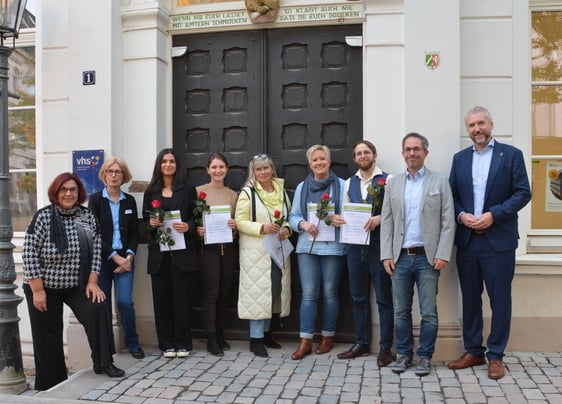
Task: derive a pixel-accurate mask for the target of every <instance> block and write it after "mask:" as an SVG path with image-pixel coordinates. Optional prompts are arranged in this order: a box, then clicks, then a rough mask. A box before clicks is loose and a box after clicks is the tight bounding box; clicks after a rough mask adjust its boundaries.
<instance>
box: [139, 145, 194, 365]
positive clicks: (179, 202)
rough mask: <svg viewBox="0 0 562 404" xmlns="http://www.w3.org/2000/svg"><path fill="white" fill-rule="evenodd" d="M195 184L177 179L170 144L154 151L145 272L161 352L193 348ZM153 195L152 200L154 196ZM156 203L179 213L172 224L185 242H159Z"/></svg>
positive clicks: (176, 353) (184, 352)
mask: <svg viewBox="0 0 562 404" xmlns="http://www.w3.org/2000/svg"><path fill="white" fill-rule="evenodd" d="M195 199H196V196H195V188H194V187H192V186H188V185H186V184H184V182H183V181H182V176H181V170H180V166H179V161H178V159H177V158H176V154H175V152H174V150H173V149H164V150H162V151H160V153H158V156H157V157H156V162H155V164H154V170H153V173H152V179H151V180H150V183H149V184H148V187H147V188H146V190H145V192H144V199H143V209H142V210H143V217H144V220H145V223H146V224H147V225H148V227H149V229H151V230H149V242H148V273H149V274H150V275H151V279H152V300H153V303H154V320H155V324H156V334H157V337H158V348H160V350H162V352H163V356H164V357H165V358H175V357H179V358H185V357H187V356H189V351H191V350H192V349H193V346H192V341H191V306H192V303H191V296H192V286H193V284H194V282H195V281H196V271H198V270H199V261H198V255H197V250H196V246H197V243H196V240H195V237H196V234H197V226H196V224H195V221H194V218H193V208H194V203H193V202H194V201H195ZM155 201H157V202H155ZM155 203H156V204H157V205H158V206H160V209H162V210H164V211H166V212H169V211H174V210H176V211H179V212H180V216H181V219H180V221H177V222H175V223H173V224H172V226H173V228H174V229H175V230H176V231H178V232H179V233H183V236H184V240H185V245H186V248H184V249H177V250H171V251H170V250H168V249H167V248H166V247H165V246H164V248H161V245H159V243H158V240H157V237H158V233H159V228H160V227H161V226H162V222H161V220H160V218H159V217H155V216H156V215H154V210H155V209H154V207H153V206H154V204H155Z"/></svg>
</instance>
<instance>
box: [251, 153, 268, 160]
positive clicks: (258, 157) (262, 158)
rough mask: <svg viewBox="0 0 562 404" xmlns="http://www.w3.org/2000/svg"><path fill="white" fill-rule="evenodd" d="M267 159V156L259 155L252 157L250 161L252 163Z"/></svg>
mask: <svg viewBox="0 0 562 404" xmlns="http://www.w3.org/2000/svg"><path fill="white" fill-rule="evenodd" d="M267 158H268V157H267V154H263V153H260V154H256V155H255V156H254V157H252V160H253V161H263V160H267Z"/></svg>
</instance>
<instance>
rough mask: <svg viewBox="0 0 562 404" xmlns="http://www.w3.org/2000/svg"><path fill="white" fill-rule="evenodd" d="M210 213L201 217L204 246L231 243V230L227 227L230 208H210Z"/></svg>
mask: <svg viewBox="0 0 562 404" xmlns="http://www.w3.org/2000/svg"><path fill="white" fill-rule="evenodd" d="M210 209H211V211H210V212H209V213H205V214H204V215H203V226H204V227H205V244H221V243H232V229H231V228H230V227H228V221H229V220H230V217H231V216H230V206H229V205H218V206H211V207H210Z"/></svg>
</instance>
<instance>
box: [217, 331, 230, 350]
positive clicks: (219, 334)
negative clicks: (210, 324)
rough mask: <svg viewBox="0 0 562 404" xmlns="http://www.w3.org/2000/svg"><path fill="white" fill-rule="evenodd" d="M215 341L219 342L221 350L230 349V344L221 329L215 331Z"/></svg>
mask: <svg viewBox="0 0 562 404" xmlns="http://www.w3.org/2000/svg"><path fill="white" fill-rule="evenodd" d="M217 341H218V342H219V346H220V347H221V348H222V350H223V351H228V350H229V349H230V344H229V343H228V342H226V340H225V339H224V334H223V333H222V331H217Z"/></svg>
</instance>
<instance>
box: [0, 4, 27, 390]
mask: <svg viewBox="0 0 562 404" xmlns="http://www.w3.org/2000/svg"><path fill="white" fill-rule="evenodd" d="M26 1H27V0H0V38H1V39H0V91H1V92H2V94H1V97H2V99H1V103H2V105H1V106H0V136H1V142H0V146H1V147H0V393H4V394H18V393H21V392H22V391H24V390H26V389H27V383H26V381H25V375H24V373H23V361H22V355H21V344H20V335H19V328H18V322H19V320H20V319H19V317H18V304H20V302H21V301H22V298H21V297H19V296H17V295H16V294H15V293H14V290H15V289H16V285H15V284H14V281H15V280H16V270H15V266H14V257H13V250H14V245H13V244H12V236H13V234H14V231H13V228H12V214H11V211H10V171H9V170H10V164H9V159H10V153H9V150H8V136H9V133H8V131H9V127H8V70H9V65H8V58H9V57H10V54H11V53H12V51H13V49H14V47H15V41H16V38H17V37H18V33H19V29H20V24H21V20H22V16H23V12H24V10H25V3H26ZM9 38H12V46H11V47H9V46H5V45H4V41H5V40H6V41H8V39H9Z"/></svg>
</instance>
